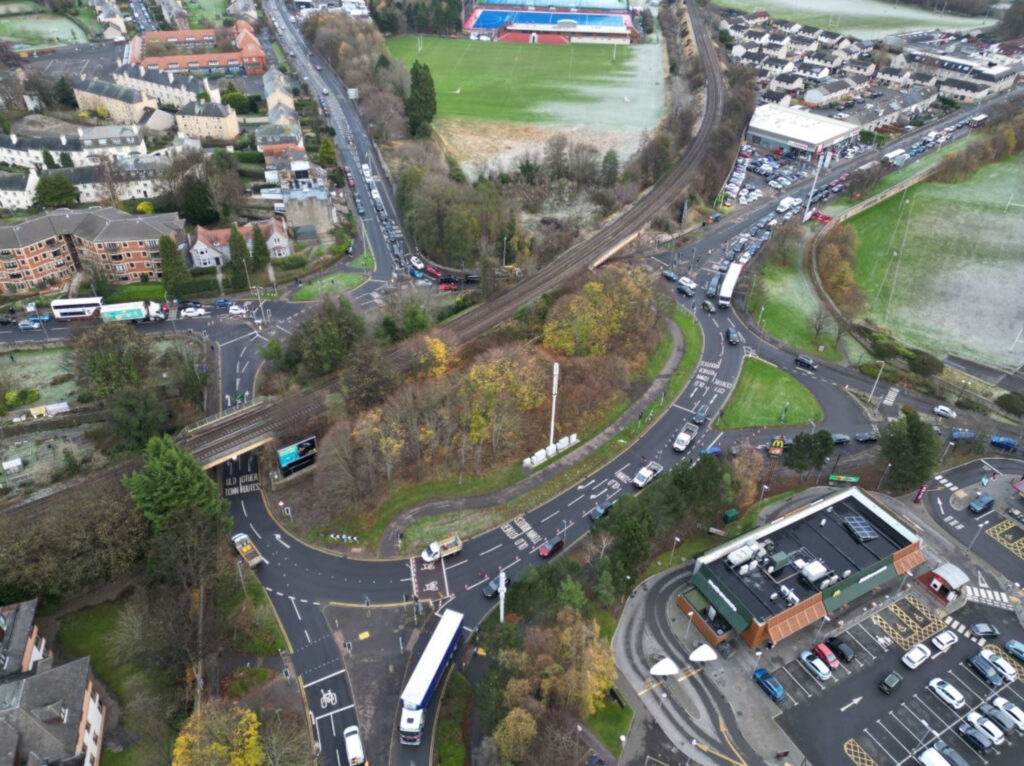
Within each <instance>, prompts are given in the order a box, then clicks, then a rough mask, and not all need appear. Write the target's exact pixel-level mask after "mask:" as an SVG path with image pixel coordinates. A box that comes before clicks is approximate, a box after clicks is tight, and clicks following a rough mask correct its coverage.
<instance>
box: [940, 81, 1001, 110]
mask: <svg viewBox="0 0 1024 766" xmlns="http://www.w3.org/2000/svg"><path fill="white" fill-rule="evenodd" d="M989 93H990V89H989V88H988V87H987V86H985V85H982V84H980V83H976V82H973V81H971V80H960V79H957V78H955V77H947V78H946V79H945V80H940V81H939V95H940V96H946V97H947V98H953V99H956V100H957V101H963V102H964V103H965V104H973V103H974V102H975V101H977V100H978V99H980V98H984V97H985V96H987V95H988V94H989Z"/></svg>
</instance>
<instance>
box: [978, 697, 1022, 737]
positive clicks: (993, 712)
mask: <svg viewBox="0 0 1024 766" xmlns="http://www.w3.org/2000/svg"><path fill="white" fill-rule="evenodd" d="M978 712H979V713H981V714H982V715H983V716H985V717H986V718H987V719H989V720H990V721H991V722H992V723H994V724H995V725H996V726H998V727H999V728H1000V729H1002V730H1003V732H1004V733H1006V734H1012V733H1013V732H1015V731H1017V723H1016V721H1014V720H1013V718H1012V717H1011V716H1010V714H1009V713H1007V712H1006V711H1005V710H1001V709H1000V708H997V707H996V706H995V705H991V704H989V703H988V702H986V703H984V704H983V705H979V706H978Z"/></svg>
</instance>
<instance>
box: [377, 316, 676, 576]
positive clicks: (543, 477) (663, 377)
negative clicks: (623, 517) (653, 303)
mask: <svg viewBox="0 0 1024 766" xmlns="http://www.w3.org/2000/svg"><path fill="white" fill-rule="evenodd" d="M665 321H666V323H667V325H668V329H669V333H670V334H671V336H672V350H671V352H670V353H669V355H668V359H666V360H665V364H664V365H662V367H661V370H660V371H659V372H658V375H657V376H656V377H655V378H654V380H653V381H652V382H651V385H650V386H649V387H648V388H647V390H646V391H645V392H644V394H643V396H641V397H639V398H638V399H636V400H635V401H634V402H633V403H632V404H631V405H630V406H629V408H628V409H627V410H626V411H625V412H623V413H622V414H621V415H620V416H619V417H618V418H617V419H616V420H615V422H614V423H612V424H611V425H609V426H607V427H605V428H604V430H602V431H601V432H600V433H599V434H597V436H595V437H594V438H592V439H590V440H589V441H587V442H586V443H585V444H581V445H580V446H579V447H577V448H576V449H574V450H573V451H572V452H569V453H568V454H566V455H564V456H562V457H561V458H559V459H557V460H555V461H553V462H552V463H550V464H548V465H546V466H545V467H544V468H542V469H540V470H539V471H535V472H533V473H532V474H530V475H529V476H528V477H526V478H525V479H523V480H522V481H517V482H516V483H515V484H512V485H510V486H508V487H505V488H504V489H500V490H498V491H496V492H491V493H488V494H485V495H473V496H471V497H461V498H452V499H448V500H437V501H434V502H431V503H425V504H423V505H419V506H416V507H415V508H410V509H409V510H408V511H405V512H404V513H402V514H401V515H400V516H398V517H397V518H395V519H393V520H392V521H391V522H390V523H389V524H388V525H387V527H386V528H385V529H384V534H383V535H382V537H381V543H380V550H379V551H378V554H379V555H380V556H382V557H388V556H397V555H398V552H399V546H400V545H401V541H402V533H403V531H404V530H405V528H406V527H408V526H409V524H410V523H412V522H413V521H415V520H416V519H419V518H423V517H426V516H436V515H438V514H441V513H448V512H450V511H459V510H466V509H474V508H490V507H493V506H496V505H502V504H504V503H507V502H509V501H510V500H513V499H514V498H517V497H519V496H520V495H523V494H525V493H527V492H530V491H531V490H533V489H536V488H537V487H539V486H540V485H541V484H544V483H545V482H547V481H549V480H550V479H552V478H553V477H554V476H556V475H557V474H559V473H561V472H562V471H564V470H566V469H567V468H569V467H571V466H574V465H576V464H577V463H579V462H581V461H582V460H584V459H586V458H587V457H588V456H589V455H591V454H593V453H594V452H595V451H596V450H598V449H600V448H601V447H603V446H604V445H605V444H607V443H608V442H610V441H611V440H612V439H613V438H615V437H616V436H618V435H619V434H620V433H621V432H622V431H623V429H625V428H626V427H628V426H629V425H630V424H632V423H636V422H637V420H638V419H640V418H641V417H642V415H643V412H644V411H645V410H646V409H647V408H648V407H649V406H650V405H651V403H652V402H654V401H655V400H656V399H658V398H659V397H660V396H661V395H662V394H663V393H664V392H665V390H666V388H667V387H668V381H669V378H671V377H672V373H673V372H675V370H676V368H677V367H678V366H679V363H680V362H682V360H683V354H684V353H685V351H686V349H685V347H684V345H685V344H684V341H683V333H682V331H681V330H680V329H679V325H677V324H676V323H675V321H673V320H672V319H671V318H667V319H666V320H665ZM641 435H642V433H641V434H637V438H639V437H640V436H641Z"/></svg>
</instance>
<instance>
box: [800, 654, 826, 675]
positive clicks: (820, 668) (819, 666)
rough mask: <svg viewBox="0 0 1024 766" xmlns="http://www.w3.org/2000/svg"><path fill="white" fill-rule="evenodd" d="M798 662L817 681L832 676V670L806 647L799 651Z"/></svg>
mask: <svg viewBox="0 0 1024 766" xmlns="http://www.w3.org/2000/svg"><path fill="white" fill-rule="evenodd" d="M800 662H801V663H802V664H803V666H804V669H805V670H806V671H807V672H808V673H810V674H811V675H812V676H814V677H815V678H816V679H818V680H819V681H828V680H829V679H830V678H832V671H831V670H829V669H828V665H826V664H825V662H824V660H822V659H821V657H818V656H817V655H816V654H813V653H812V652H809V651H807V650H806V649H805V650H804V651H802V652H800Z"/></svg>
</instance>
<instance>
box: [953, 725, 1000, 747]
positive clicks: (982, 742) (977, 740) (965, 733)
mask: <svg viewBox="0 0 1024 766" xmlns="http://www.w3.org/2000/svg"><path fill="white" fill-rule="evenodd" d="M956 733H957V734H959V735H960V736H961V737H962V738H963V740H964V742H966V743H967V744H968V745H970V746H971V747H973V748H974V749H975V750H977V751H978V752H979V753H985V752H987V751H988V750H989V749H990V748H991V747H992V738H991V737H989V736H988V734H986V733H985V732H983V731H982V730H981V729H979V728H977V727H976V726H974V725H973V724H970V723H968V722H967V721H964V722H963V723H962V724H960V725H959V726H957V727H956Z"/></svg>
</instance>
